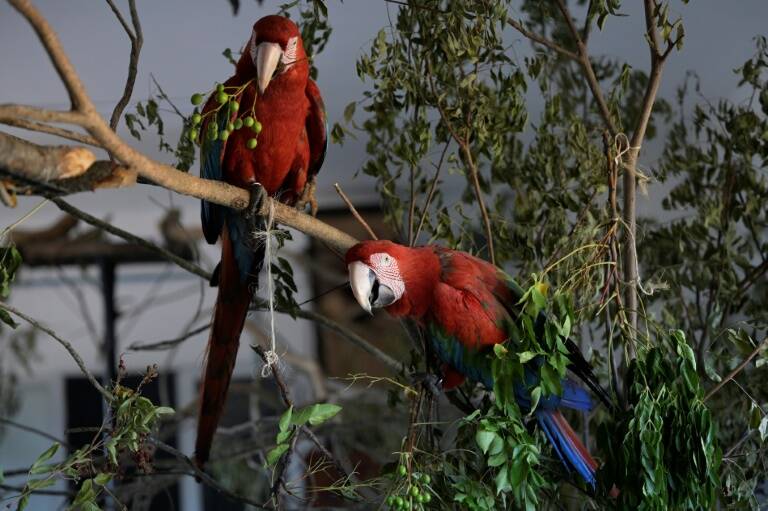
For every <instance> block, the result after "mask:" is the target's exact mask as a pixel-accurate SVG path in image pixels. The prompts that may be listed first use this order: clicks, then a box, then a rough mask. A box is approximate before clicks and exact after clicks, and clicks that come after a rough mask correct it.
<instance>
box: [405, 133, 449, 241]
mask: <svg viewBox="0 0 768 511" xmlns="http://www.w3.org/2000/svg"><path fill="white" fill-rule="evenodd" d="M450 143H451V141H450V140H448V141H447V142H446V143H445V145H444V146H443V152H442V153H440V160H438V162H437V167H436V168H435V177H434V178H432V184H431V185H430V186H429V192H428V193H427V198H426V200H425V201H424V209H423V210H422V211H421V218H420V219H419V226H418V228H417V229H416V234H414V235H413V240H412V242H413V243H416V241H418V239H419V234H420V233H421V228H422V227H424V221H425V220H426V219H427V213H428V212H429V205H430V204H432V198H433V197H434V195H435V191H436V190H437V182H438V180H439V179H440V171H441V170H442V169H443V160H444V158H445V153H447V152H448V146H449V145H450Z"/></svg>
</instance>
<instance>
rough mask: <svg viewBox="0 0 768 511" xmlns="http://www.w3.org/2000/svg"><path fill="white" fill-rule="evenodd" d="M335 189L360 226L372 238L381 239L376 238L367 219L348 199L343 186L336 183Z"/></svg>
mask: <svg viewBox="0 0 768 511" xmlns="http://www.w3.org/2000/svg"><path fill="white" fill-rule="evenodd" d="M333 187H334V188H336V193H338V194H339V197H341V200H343V201H344V203H345V204H346V205H347V207H348V208H349V211H350V212H351V213H352V216H354V217H355V219H356V220H357V221H358V222H360V225H362V226H363V228H365V230H366V231H368V234H369V235H370V236H371V238H373V239H375V240H377V239H379V238H378V236H376V233H375V232H373V229H371V226H370V225H368V222H366V221H365V219H364V218H363V217H362V215H360V213H359V212H358V211H357V209H356V208H355V205H354V204H352V201H351V200H349V197H347V194H346V193H344V190H342V189H341V186H339V183H335V184H334V185H333Z"/></svg>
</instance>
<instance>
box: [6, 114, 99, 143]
mask: <svg viewBox="0 0 768 511" xmlns="http://www.w3.org/2000/svg"><path fill="white" fill-rule="evenodd" d="M0 124H7V125H8V126H13V127H14V128H21V129H25V130H29V131H37V132H39V133H47V134H49V135H56V136H57V137H61V138H66V139H68V140H73V141H75V142H80V143H82V144H88V145H92V146H96V147H98V145H99V141H98V140H96V139H95V138H93V137H91V136H88V135H84V134H82V133H78V132H76V131H71V130H67V129H64V128H58V127H56V126H49V125H47V124H42V123H39V122H33V121H27V120H24V119H17V118H14V117H7V118H6V117H0Z"/></svg>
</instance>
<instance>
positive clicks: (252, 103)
mask: <svg viewBox="0 0 768 511" xmlns="http://www.w3.org/2000/svg"><path fill="white" fill-rule="evenodd" d="M222 95H223V97H222ZM194 102H195V98H194V97H193V103H194ZM233 103H237V104H236V105H234V104H233ZM201 117H202V124H201V129H200V138H201V139H202V142H201V151H200V152H201V162H202V163H201V175H202V177H205V178H208V179H218V180H222V181H225V182H227V183H229V184H232V185H235V186H239V187H242V188H249V189H250V190H251V192H252V193H251V205H250V206H249V210H250V212H251V213H250V215H249V214H246V215H243V214H241V213H238V212H236V211H234V210H231V209H229V208H226V207H222V206H218V205H215V204H211V203H208V202H205V201H203V203H202V224H203V232H204V234H205V239H206V240H207V241H208V243H211V244H213V243H216V241H217V240H218V239H219V238H221V262H220V265H219V267H218V268H217V270H216V272H215V273H214V278H217V279H218V286H219V293H218V296H217V298H216V307H215V311H214V315H213V325H212V327H211V334H210V339H209V341H208V356H207V362H206V365H205V376H204V379H203V384H202V389H201V394H202V395H201V402H200V413H199V416H198V425H197V442H196V444H195V459H196V461H197V463H198V464H199V465H203V464H204V463H205V462H206V461H207V460H208V456H209V453H210V448H211V442H212V440H213V435H214V432H215V431H216V428H217V426H218V423H219V418H220V417H221V413H222V410H223V407H224V402H225V398H226V394H227V389H228V388H229V382H230V379H231V377H232V371H233V369H234V365H235V358H236V356H237V349H238V346H239V340H240V333H241V332H242V330H243V324H244V322H245V317H246V314H247V312H248V306H249V304H250V302H251V296H252V294H253V291H254V289H255V288H256V287H257V286H258V275H259V271H260V270H261V268H262V265H263V263H264V248H263V243H262V244H261V245H258V244H256V243H255V242H254V240H253V235H252V233H253V232H254V231H255V230H258V229H263V228H264V225H263V219H259V218H258V217H257V216H256V215H254V214H253V211H257V209H256V208H257V207H258V202H259V199H258V198H259V197H260V195H259V194H260V193H266V194H268V195H269V196H271V197H277V198H279V200H281V201H282V202H285V203H287V204H295V203H296V202H297V201H300V200H301V201H304V200H305V198H306V196H307V193H306V192H309V193H311V191H312V190H313V184H314V177H315V175H316V174H317V172H318V171H319V169H320V166H321V165H322V163H323V159H324V157H325V151H326V147H327V136H326V131H327V130H326V119H325V109H324V106H323V101H322V98H321V97H320V91H319V89H318V87H317V84H315V82H314V81H312V80H311V79H310V78H309V62H308V58H307V55H306V53H305V51H304V44H303V42H302V40H301V34H300V32H299V28H298V27H297V26H296V24H295V23H293V22H292V21H291V20H289V19H287V18H284V17H282V16H265V17H263V18H261V19H260V20H259V21H257V22H256V23H255V24H254V25H253V32H252V34H251V38H250V40H249V41H248V43H247V44H246V46H245V48H244V49H243V53H242V56H241V57H240V60H239V61H238V62H237V66H236V69H235V74H234V76H232V77H231V78H229V79H228V80H227V81H226V82H224V84H223V86H220V87H219V90H218V91H217V92H215V93H214V94H213V95H212V96H211V97H210V98H209V99H208V101H207V103H206V105H205V107H204V108H203V112H202V116H201ZM254 118H255V119H254ZM310 200H312V202H313V210H314V207H315V206H314V201H313V198H312V199H310ZM249 219H250V220H249ZM254 224H257V225H254Z"/></svg>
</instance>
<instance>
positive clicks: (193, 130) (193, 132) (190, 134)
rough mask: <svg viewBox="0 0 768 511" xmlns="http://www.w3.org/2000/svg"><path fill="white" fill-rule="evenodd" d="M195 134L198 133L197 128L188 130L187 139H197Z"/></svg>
mask: <svg viewBox="0 0 768 511" xmlns="http://www.w3.org/2000/svg"><path fill="white" fill-rule="evenodd" d="M197 135H198V133H197V130H195V129H191V130H189V133H188V134H187V136H188V137H189V140H190V141H192V142H194V141H196V140H197Z"/></svg>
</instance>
